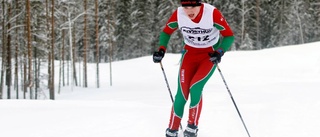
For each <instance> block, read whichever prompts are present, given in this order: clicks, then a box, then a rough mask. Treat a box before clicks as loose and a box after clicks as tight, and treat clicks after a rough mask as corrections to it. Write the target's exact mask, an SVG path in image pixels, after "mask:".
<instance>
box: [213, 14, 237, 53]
mask: <svg viewBox="0 0 320 137" xmlns="http://www.w3.org/2000/svg"><path fill="white" fill-rule="evenodd" d="M213 22H214V23H215V24H214V26H215V27H216V28H217V29H218V30H220V34H221V36H222V40H221V42H220V44H217V45H215V47H214V49H216V50H217V49H219V48H221V49H222V50H223V52H226V51H228V50H229V49H230V47H231V45H232V43H233V41H234V36H233V32H232V30H231V28H230V26H229V25H228V23H227V21H226V20H225V18H224V17H223V16H222V14H221V12H220V11H219V10H218V9H215V10H214V11H213Z"/></svg>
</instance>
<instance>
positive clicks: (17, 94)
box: [14, 0, 20, 99]
mask: <svg viewBox="0 0 320 137" xmlns="http://www.w3.org/2000/svg"><path fill="white" fill-rule="evenodd" d="M15 2H16V8H15V10H16V15H17V14H18V13H19V11H20V6H19V2H18V0H16V1H15ZM18 23H19V22H18V20H16V25H18ZM15 33H16V34H17V35H18V28H16V29H15ZM18 40H19V39H18V36H16V39H15V41H16V42H15V55H14V60H15V64H14V89H15V90H16V99H19V73H18V71H19V70H18V68H19V58H18V57H19V43H18Z"/></svg>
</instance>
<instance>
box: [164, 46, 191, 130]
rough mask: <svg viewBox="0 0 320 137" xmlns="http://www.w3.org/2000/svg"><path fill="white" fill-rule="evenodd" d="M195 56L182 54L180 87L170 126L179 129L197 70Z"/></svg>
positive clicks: (179, 77)
mask: <svg viewBox="0 0 320 137" xmlns="http://www.w3.org/2000/svg"><path fill="white" fill-rule="evenodd" d="M192 61H193V57H192V56H190V55H188V54H187V51H186V52H185V53H184V54H183V56H182V62H181V66H180V70H179V76H178V89H177V93H176V96H175V100H174V103H173V106H172V110H171V116H170V123H169V128H170V129H175V130H178V129H179V126H180V122H181V119H182V116H183V112H184V106H185V104H186V102H187V100H188V98H189V87H190V81H191V78H192V76H193V75H194V74H195V72H196V65H195V64H193V63H192Z"/></svg>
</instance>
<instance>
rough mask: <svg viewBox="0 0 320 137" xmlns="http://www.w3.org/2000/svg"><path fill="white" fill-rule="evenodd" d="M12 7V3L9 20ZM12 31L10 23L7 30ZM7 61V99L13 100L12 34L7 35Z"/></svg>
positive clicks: (9, 8)
mask: <svg viewBox="0 0 320 137" xmlns="http://www.w3.org/2000/svg"><path fill="white" fill-rule="evenodd" d="M11 5H12V3H8V20H10V18H11ZM10 29H11V23H10V22H8V29H7V30H10ZM6 44H7V48H6V50H7V52H6V53H7V54H6V55H7V61H6V85H7V98H8V99H11V83H12V82H11V80H12V77H11V75H12V74H11V34H10V33H8V35H7V43H6Z"/></svg>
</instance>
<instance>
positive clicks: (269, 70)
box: [0, 42, 320, 137]
mask: <svg viewBox="0 0 320 137" xmlns="http://www.w3.org/2000/svg"><path fill="white" fill-rule="evenodd" d="M179 59H180V55H178V54H166V56H165V58H164V60H163V66H164V69H165V72H166V74H167V77H168V80H169V83H170V88H171V91H172V92H173V94H175V91H176V87H177V72H178V67H179V65H178V63H179ZM57 64H58V63H57ZM112 65H113V75H112V77H113V81H112V83H113V85H112V86H110V84H109V83H110V74H109V64H107V63H106V64H101V65H100V67H101V68H100V70H101V72H100V73H101V76H100V78H101V88H96V87H95V78H94V77H95V64H89V71H88V72H89V79H90V81H89V87H88V88H79V87H75V88H74V90H73V91H71V87H64V88H63V89H62V91H61V93H60V94H56V100H55V101H51V100H36V101H35V100H1V101H0V135H1V137H22V136H23V137H129V136H130V137H164V133H165V129H166V127H167V125H168V121H169V113H170V109H171V100H170V96H169V92H168V90H167V87H166V83H165V81H164V77H163V74H162V71H161V68H160V65H159V64H155V63H153V62H152V57H151V56H147V57H141V58H137V59H131V60H126V61H119V62H114V63H113V64H112ZM220 68H221V70H222V73H223V75H224V77H225V79H226V81H227V83H228V85H229V87H230V90H231V93H232V94H233V97H234V99H235V101H236V103H237V105H238V107H239V110H240V112H241V114H242V116H243V119H244V121H245V123H246V125H247V127H248V130H249V132H250V134H251V136H252V137H319V135H320V130H319V129H320V117H319V116H320V99H319V98H320V43H319V42H316V43H311V44H305V45H297V46H286V47H279V48H273V49H265V50H259V51H237V52H228V53H226V54H225V56H224V57H223V58H222V62H221V64H220ZM56 74H58V73H56ZM47 96H48V95H47ZM187 107H188V106H186V108H187ZM186 110H187V109H186ZM202 112H203V113H202V115H201V118H200V125H199V137H248V135H247V134H246V132H245V129H244V127H243V125H242V123H241V120H240V118H239V116H238V113H237V112H236V109H235V107H234V106H233V104H232V101H231V98H230V96H229V94H228V92H227V90H226V87H225V85H224V83H223V81H222V79H221V77H220V75H219V72H218V71H217V70H216V72H215V73H214V75H213V76H212V78H211V79H210V80H209V82H208V83H207V85H206V87H205V89H204V102H203V111H202ZM186 117H187V111H186V113H185V117H184V118H183V121H182V125H183V126H184V127H183V128H185V126H186Z"/></svg>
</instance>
